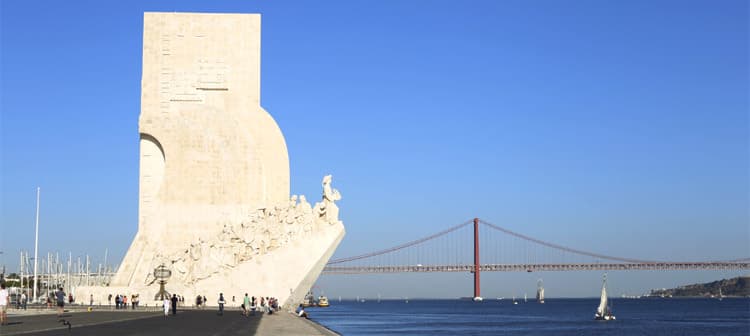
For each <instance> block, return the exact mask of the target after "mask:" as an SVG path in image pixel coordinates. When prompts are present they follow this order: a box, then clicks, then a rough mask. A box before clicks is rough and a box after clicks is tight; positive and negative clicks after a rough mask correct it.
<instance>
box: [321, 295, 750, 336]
mask: <svg viewBox="0 0 750 336" xmlns="http://www.w3.org/2000/svg"><path fill="white" fill-rule="evenodd" d="M610 303H611V304H612V309H613V311H614V314H615V316H616V317H617V320H616V321H609V322H602V321H594V319H593V318H594V311H595V310H596V307H597V306H598V304H599V299H598V298H591V299H548V300H547V302H546V303H544V304H539V303H536V302H534V301H533V300H529V301H528V302H526V303H524V302H523V299H521V300H518V304H517V305H514V304H512V300H510V299H503V300H497V299H491V300H485V301H484V302H478V303H477V302H472V301H469V300H408V302H407V301H406V300H382V301H380V302H378V301H377V300H372V299H370V300H367V301H366V302H356V301H354V300H349V301H347V300H343V301H341V302H339V301H338V300H331V306H330V307H327V308H308V312H309V314H310V318H311V319H312V320H314V321H316V322H318V323H320V324H322V325H324V326H326V327H328V328H329V329H332V330H334V331H336V332H338V333H341V334H342V335H545V336H549V335H628V336H630V335H663V336H669V335H741V336H748V335H750V299H747V298H725V299H724V300H721V301H719V300H717V299H694V298H691V299H687V298H685V299H683V298H679V299H678V298H672V299H657V298H648V299H617V298H615V299H610Z"/></svg>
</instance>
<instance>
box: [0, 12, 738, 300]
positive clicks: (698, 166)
mask: <svg viewBox="0 0 750 336" xmlns="http://www.w3.org/2000/svg"><path fill="white" fill-rule="evenodd" d="M1 6H2V7H0V10H1V11H2V13H1V15H2V17H1V18H2V20H0V21H1V22H0V29H1V30H0V33H1V34H2V44H1V52H2V53H1V57H2V60H1V64H2V69H1V70H2V79H1V81H0V84H1V85H2V87H1V93H2V95H1V96H0V99H1V101H0V108H1V109H2V110H1V111H2V115H1V118H0V131H1V133H2V135H1V136H0V141H2V143H1V144H0V146H1V147H0V149H1V152H0V155H1V156H0V160H1V161H2V164H1V165H0V169H2V170H1V172H0V177H1V178H2V179H1V180H0V182H1V183H2V186H1V193H0V197H2V198H1V199H0V201H1V202H2V207H1V208H0V211H2V212H1V213H0V235H1V236H0V246H1V247H0V250H2V251H3V252H4V253H3V254H2V255H1V256H0V258H2V263H4V264H6V265H8V267H9V268H10V269H13V270H14V269H15V268H16V267H17V266H16V265H17V263H18V262H17V259H18V257H17V256H18V251H19V250H20V249H25V250H30V251H32V253H33V243H34V212H35V197H36V195H35V192H36V187H37V186H40V187H41V188H42V204H41V208H42V211H41V218H40V222H41V224H40V253H41V254H46V252H47V251H60V252H61V253H65V254H67V252H68V251H71V252H72V253H73V255H74V256H75V255H83V254H86V253H88V254H91V255H94V256H95V258H97V259H102V258H103V254H104V250H105V248H108V250H109V255H110V258H111V259H110V260H113V259H114V260H119V259H121V258H122V256H123V255H124V253H125V251H126V249H127V247H128V246H129V244H130V242H131V239H132V238H133V236H134V234H135V232H136V227H137V197H138V127H137V120H138V114H139V111H140V75H141V46H142V29H143V12H144V11H189V12H241V13H261V14H262V15H263V17H262V22H263V23H262V25H263V26H262V61H261V67H262V68H261V69H262V75H261V78H262V86H261V94H262V97H261V104H262V105H263V106H264V107H265V108H266V110H268V111H269V112H270V113H271V115H272V116H273V117H274V118H275V119H276V121H277V123H278V124H279V126H280V127H281V129H282V132H283V133H284V136H285V138H286V141H287V147H288V149H289V157H290V164H291V179H292V181H291V187H292V193H294V194H305V195H307V196H308V198H310V199H316V198H317V197H318V195H319V194H320V179H321V177H322V176H323V175H324V174H328V173H331V174H333V175H334V182H333V184H334V187H336V188H337V189H339V190H340V191H341V193H342V195H343V199H342V200H341V202H340V208H341V217H342V219H343V220H344V222H345V226H346V228H347V236H346V238H345V239H344V241H343V242H342V243H341V245H340V247H339V249H338V251H337V252H336V256H339V257H343V256H349V255H353V254H359V253H363V252H369V251H371V250H375V249H380V248H385V247H388V246H391V245H396V244H398V243H401V242H404V241H407V240H412V239H416V238H420V237H422V236H425V235H428V234H431V233H433V232H436V231H439V230H441V229H443V228H447V227H449V226H452V225H455V224H458V223H461V222H463V221H465V220H468V219H470V218H473V217H481V218H484V219H486V220H488V221H490V222H493V223H496V224H499V225H502V226H504V227H507V228H509V229H512V230H515V231H518V232H521V233H524V234H527V235H530V236H533V237H536V238H539V239H543V240H547V241H552V242H555V243H558V244H561V245H566V246H571V247H575V248H578V249H582V250H590V251H593V252H598V253H602V254H609V255H617V256H624V257H631V258H640V259H665V260H708V259H711V260H715V259H735V258H741V257H748V256H750V232H749V230H750V214H749V210H748V209H750V206H749V204H750V196H749V191H750V177H749V174H750V173H749V171H750V163H749V162H750V145H749V138H748V135H749V132H748V130H749V127H750V120H749V119H748V114H749V108H750V107H749V102H748V92H750V85H749V79H748V78H749V77H748V76H749V73H750V68H749V66H748V59H749V57H748V56H750V55H748V50H749V48H748V41H749V40H750V38H749V36H748V3H747V2H746V1H729V0H727V1H720V2H709V1H620V2H614V1H471V2H460V1H340V2H336V1H315V2H313V1H299V2H292V1H211V2H207V1H203V2H201V1H127V2H111V3H105V2H102V1H65V2H59V1H3V2H2V5H1ZM738 274H742V273H741V272H630V273H626V272H622V273H620V274H616V277H613V276H610V282H612V284H611V285H612V286H614V287H616V289H615V292H616V293H617V292H618V290H619V291H620V292H631V293H632V292H642V291H645V290H647V289H649V288H657V287H659V288H660V287H671V286H674V285H679V284H684V283H690V282H694V281H703V280H713V279H716V278H722V277H730V276H736V275H738ZM539 276H540V275H539V274H533V275H527V274H487V275H486V276H485V278H484V279H486V280H485V281H484V284H483V291H484V292H486V293H488V295H498V296H511V295H512V294H511V293H520V291H522V290H526V291H528V292H529V293H531V292H532V290H533V288H534V287H535V285H536V278H537V277H539ZM541 276H543V277H544V278H545V284H546V285H547V286H548V288H551V289H548V295H549V296H580V295H588V294H590V295H592V296H593V295H596V290H593V292H592V290H591V289H592V288H596V287H597V286H598V285H597V284H598V283H599V281H600V274H598V273H596V274H593V273H556V274H552V273H549V274H543V275H541ZM415 281H417V282H418V281H431V282H433V283H434V284H436V285H435V286H430V288H421V289H419V290H415V289H414V288H413V286H412V285H410V283H412V282H415ZM618 285H619V286H618ZM318 286H319V288H321V289H323V290H324V291H326V292H327V293H329V294H330V295H334V296H335V295H343V296H354V295H375V294H377V293H382V294H383V295H384V296H388V295H390V296H404V295H406V296H412V297H414V296H420V295H421V296H460V295H466V294H467V293H470V288H471V287H470V286H471V281H470V278H469V275H468V274H442V275H440V274H430V275H386V276H383V275H381V276H356V277H353V276H347V277H338V278H337V277H332V276H325V277H323V278H321V279H320V280H319V283H318ZM519 288H521V289H519ZM590 292H591V293H590ZM409 293H412V295H409ZM414 293H416V294H414ZM489 293H491V294H489Z"/></svg>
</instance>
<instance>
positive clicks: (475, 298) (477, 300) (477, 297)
mask: <svg viewBox="0 0 750 336" xmlns="http://www.w3.org/2000/svg"><path fill="white" fill-rule="evenodd" d="M472 300H474V302H482V300H484V299H482V297H481V296H475V297H474V298H473V299H472Z"/></svg>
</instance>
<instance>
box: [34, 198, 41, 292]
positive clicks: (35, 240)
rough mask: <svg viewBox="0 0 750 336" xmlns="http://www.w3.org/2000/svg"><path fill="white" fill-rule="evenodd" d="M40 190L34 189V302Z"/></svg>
mask: <svg viewBox="0 0 750 336" xmlns="http://www.w3.org/2000/svg"><path fill="white" fill-rule="evenodd" d="M40 189H41V188H39V187H36V231H35V234H34V302H36V301H37V296H36V294H37V293H36V284H37V279H38V278H37V273H36V266H37V257H38V256H37V253H38V252H39V191H40Z"/></svg>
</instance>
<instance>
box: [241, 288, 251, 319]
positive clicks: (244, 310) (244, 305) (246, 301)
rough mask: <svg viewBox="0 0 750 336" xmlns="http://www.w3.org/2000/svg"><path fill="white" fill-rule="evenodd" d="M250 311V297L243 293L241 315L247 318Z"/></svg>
mask: <svg viewBox="0 0 750 336" xmlns="http://www.w3.org/2000/svg"><path fill="white" fill-rule="evenodd" d="M249 311H250V297H249V296H247V293H245V299H244V301H243V302H242V315H244V316H247V315H248V312H249Z"/></svg>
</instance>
